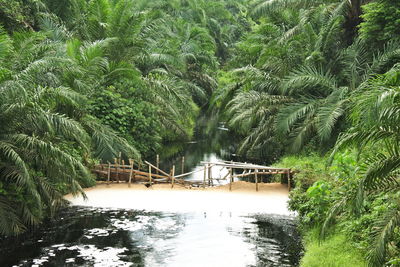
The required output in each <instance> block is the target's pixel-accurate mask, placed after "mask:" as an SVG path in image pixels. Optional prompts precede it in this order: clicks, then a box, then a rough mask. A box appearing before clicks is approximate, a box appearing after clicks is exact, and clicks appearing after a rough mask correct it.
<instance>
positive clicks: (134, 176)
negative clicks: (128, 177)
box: [132, 160, 136, 182]
mask: <svg viewBox="0 0 400 267" xmlns="http://www.w3.org/2000/svg"><path fill="white" fill-rule="evenodd" d="M134 169H135V161H134V160H132V172H133V182H136V172H134Z"/></svg>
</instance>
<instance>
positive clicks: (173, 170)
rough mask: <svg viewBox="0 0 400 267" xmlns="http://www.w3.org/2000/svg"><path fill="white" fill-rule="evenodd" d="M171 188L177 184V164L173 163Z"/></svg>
mask: <svg viewBox="0 0 400 267" xmlns="http://www.w3.org/2000/svg"><path fill="white" fill-rule="evenodd" d="M171 180H172V181H171V188H174V184H175V165H172V178H171Z"/></svg>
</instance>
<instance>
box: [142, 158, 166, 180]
mask: <svg viewBox="0 0 400 267" xmlns="http://www.w3.org/2000/svg"><path fill="white" fill-rule="evenodd" d="M144 162H145V163H146V164H147V165H149V166H151V167H152V168H153V169H156V170H159V171H160V173H162V174H164V175H165V176H167V177H169V174H168V173H166V172H165V171H163V170H160V169H158V168H157V167H156V166H154V165H153V164H151V163H150V162H148V161H144Z"/></svg>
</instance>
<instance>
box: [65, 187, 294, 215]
mask: <svg viewBox="0 0 400 267" xmlns="http://www.w3.org/2000/svg"><path fill="white" fill-rule="evenodd" d="M85 193H86V195H87V197H88V199H87V200H84V199H83V198H82V197H81V196H80V197H76V198H74V197H73V196H72V195H67V196H65V199H67V200H69V201H70V202H71V204H72V205H79V206H92V207H104V208H124V209H138V210H147V211H162V212H211V211H213V212H236V213H247V214H248V213H266V214H279V215H292V214H293V213H292V212H289V211H288V209H287V201H288V189H287V186H286V185H281V184H277V183H272V184H264V183H260V184H259V191H258V192H256V190H255V184H254V183H248V182H244V181H238V182H234V183H233V184H232V191H229V185H223V186H216V187H210V188H205V189H204V188H190V189H188V188H185V187H183V186H182V185H175V187H174V189H171V185H169V184H156V185H153V186H152V187H150V188H147V187H146V186H145V185H143V184H132V185H131V186H130V187H128V185H127V184H126V183H121V184H110V185H107V184H98V185H96V186H95V187H91V188H87V189H85Z"/></svg>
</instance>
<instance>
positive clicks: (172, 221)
mask: <svg viewBox="0 0 400 267" xmlns="http://www.w3.org/2000/svg"><path fill="white" fill-rule="evenodd" d="M295 229H296V228H295V225H294V222H293V220H292V218H290V217H282V216H271V215H268V216H267V215H238V214H232V213H218V214H217V213H215V214H210V213H159V212H144V211H136V210H113V209H99V208H87V207H85V208H84V207H70V208H68V209H65V210H64V211H62V212H61V213H60V214H59V216H58V217H57V219H56V220H54V221H53V222H51V223H49V224H47V225H45V226H43V227H42V229H40V230H39V231H36V232H35V233H34V234H32V235H25V236H22V237H20V238H19V240H3V241H2V244H1V249H0V255H1V256H0V266H13V265H15V266H177V267H179V266H182V267H183V266H230V267H231V266H238V267H239V266H240V267H242V266H297V264H298V259H299V253H300V251H301V245H300V240H299V238H298V235H297V233H296V230H295Z"/></svg>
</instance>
